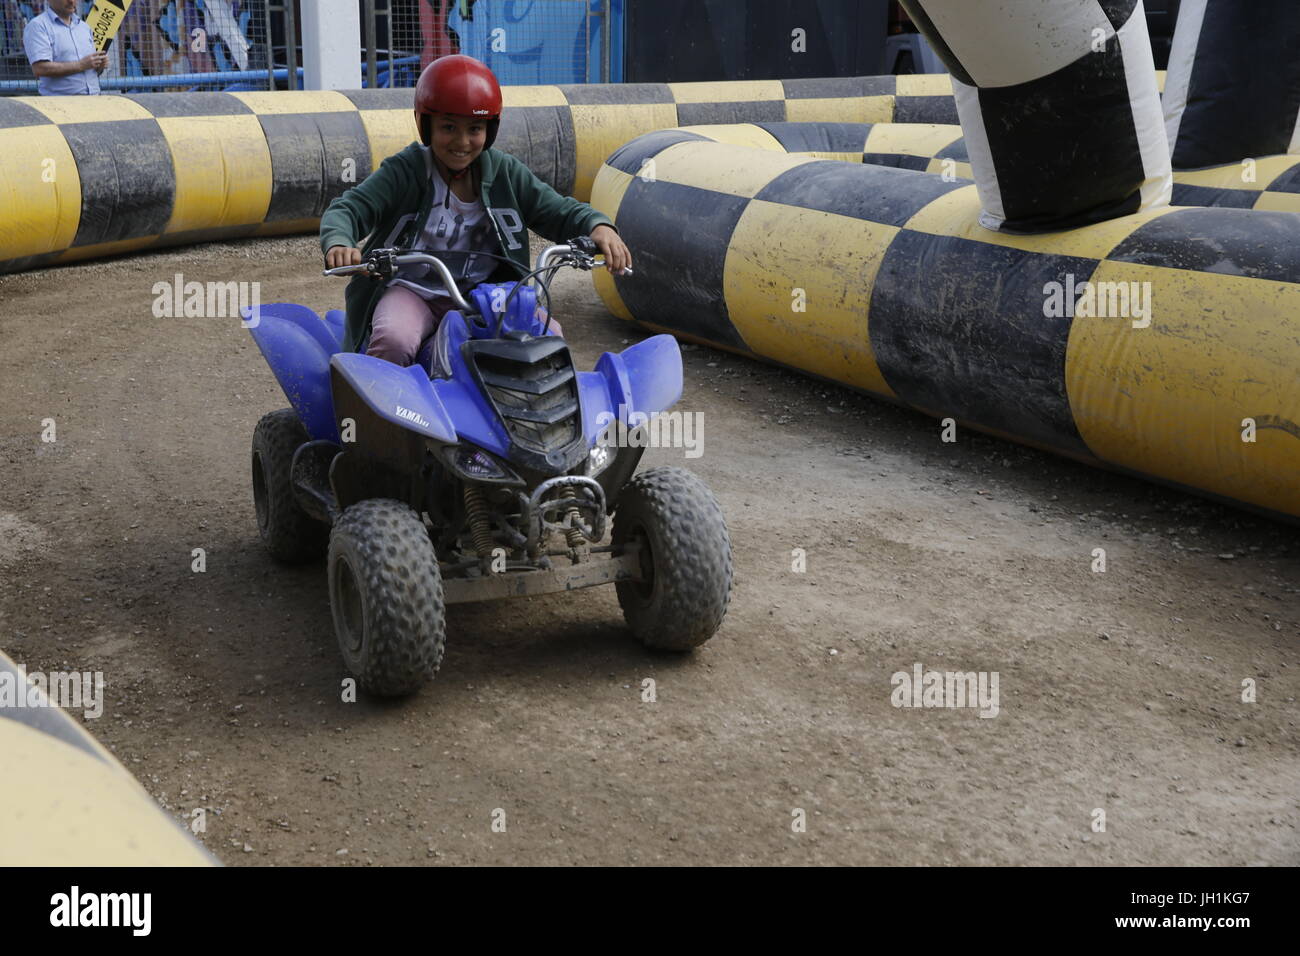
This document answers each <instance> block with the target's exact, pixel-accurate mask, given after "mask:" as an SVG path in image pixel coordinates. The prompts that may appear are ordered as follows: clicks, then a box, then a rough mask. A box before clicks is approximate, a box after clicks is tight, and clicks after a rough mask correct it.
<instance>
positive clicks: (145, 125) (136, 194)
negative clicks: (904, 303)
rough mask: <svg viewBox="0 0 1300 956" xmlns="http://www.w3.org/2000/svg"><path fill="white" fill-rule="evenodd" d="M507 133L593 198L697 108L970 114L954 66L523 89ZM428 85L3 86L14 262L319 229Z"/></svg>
mask: <svg viewBox="0 0 1300 956" xmlns="http://www.w3.org/2000/svg"><path fill="white" fill-rule="evenodd" d="M504 94H505V103H506V109H505V112H504V114H503V119H502V124H501V131H500V134H499V140H498V145H499V146H500V147H501V148H502V149H504V150H506V151H508V152H512V153H514V154H515V155H517V156H518V157H519V158H520V159H523V160H524V161H525V162H526V163H527V164H528V166H529V167H530V168H531V169H533V171H534V172H536V173H537V175H538V176H539V177H541V178H542V179H543V180H544V181H546V182H547V183H549V184H550V185H551V186H552V187H554V188H555V189H556V190H558V191H559V192H561V193H563V194H566V195H573V196H575V197H576V198H578V199H583V200H586V199H587V198H589V196H590V192H591V183H592V180H593V179H594V178H595V175H596V172H597V170H599V169H600V165H601V163H602V162H603V161H604V159H605V157H606V156H608V155H609V154H610V153H611V152H613V151H614V150H615V149H617V148H618V147H619V146H622V145H623V144H624V143H626V142H627V141H628V140H630V139H633V138H634V137H636V136H638V135H640V134H642V133H645V132H648V131H650V130H654V129H660V128H663V127H674V126H678V125H681V124H688V123H720V122H753V121H765V120H810V121H812V120H836V119H841V120H843V119H849V120H854V121H858V122H888V121H893V120H907V121H912V122H945V123H951V122H955V121H956V118H957V116H956V110H955V107H954V105H953V99H952V89H951V84H950V82H949V79H948V77H947V75H944V74H941V75H936V76H924V75H923V76H901V77H894V76H883V77H857V78H846V79H825V80H823V79H804V80H784V81H778V80H773V81H755V82H735V83H664V84H606V85H599V84H598V85H579V86H525V87H520V86H517V87H506V88H505V90H504ZM411 96H412V94H411V91H410V90H401V89H399V90H357V91H348V92H277V93H272V92H251V93H142V94H138V95H131V96H107V95H106V96H90V97H70V96H69V97H53V96H51V97H40V96H36V97H11V98H0V272H14V271H18V270H21V269H29V268H34V267H38V266H43V265H50V264H53V263H61V262H70V261H74V260H78V259H86V258H91V257H94V256H102V255H112V254H116V253H122V252H132V251H136V250H140V249H145V248H149V247H155V246H162V245H175V244H181V243H192V242H204V241H209V240H217V239H231V238H236V237H241V236H259V235H279V234H286V233H302V232H310V231H313V230H315V229H316V227H317V223H318V221H319V219H320V215H321V212H322V211H323V210H324V209H325V207H326V206H327V205H329V203H330V202H331V201H332V200H333V199H334V198H335V197H336V196H339V195H341V194H342V193H343V192H344V191H346V190H347V189H348V188H350V187H351V186H352V185H354V184H355V183H359V182H361V181H362V180H363V179H365V177H366V176H367V175H369V174H370V172H371V171H372V170H373V169H375V168H376V167H377V166H378V165H379V163H380V162H382V161H383V160H384V159H385V158H386V157H388V156H391V155H392V154H393V153H396V152H397V151H398V150H400V149H401V148H402V147H404V146H406V145H407V144H408V143H410V142H411V141H413V140H414V139H415V138H416V131H415V122H414V118H413V116H412V112H411Z"/></svg>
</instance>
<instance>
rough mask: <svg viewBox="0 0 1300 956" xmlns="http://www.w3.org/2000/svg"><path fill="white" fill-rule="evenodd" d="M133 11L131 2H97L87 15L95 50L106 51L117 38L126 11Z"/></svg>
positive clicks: (109, 0)
mask: <svg viewBox="0 0 1300 956" xmlns="http://www.w3.org/2000/svg"><path fill="white" fill-rule="evenodd" d="M130 9H131V0H95V5H94V6H93V7H91V9H90V13H88V14H86V25H87V26H89V27H90V37H91V40H93V41H94V44H95V49H96V50H99V51H101V52H102V51H104V50H107V49H108V45H109V44H110V43H112V42H113V37H115V36H117V31H118V29H119V28H120V27H121V26H122V21H123V20H125V19H126V11H128V10H130Z"/></svg>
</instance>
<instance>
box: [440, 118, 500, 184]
mask: <svg viewBox="0 0 1300 956" xmlns="http://www.w3.org/2000/svg"><path fill="white" fill-rule="evenodd" d="M431 125H432V127H433V135H432V137H431V139H430V141H429V146H430V148H432V149H433V155H434V156H436V157H438V159H439V160H441V161H442V164H443V165H444V166H446V167H447V168H448V169H451V170H454V171H459V170H462V169H464V168H465V167H466V166H468V165H469V164H470V163H472V162H474V160H476V159H478V157H479V153H481V152H483V147H484V146H485V145H486V144H487V122H486V121H485V120H481V119H478V118H477V117H473V116H453V115H452V114H450V113H437V114H435V115H434V116H433V117H431Z"/></svg>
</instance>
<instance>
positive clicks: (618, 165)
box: [605, 129, 711, 176]
mask: <svg viewBox="0 0 1300 956" xmlns="http://www.w3.org/2000/svg"><path fill="white" fill-rule="evenodd" d="M689 142H699V143H706V142H711V140H709V139H708V137H705V136H700V135H699V134H698V133H689V132H687V131H686V130H681V129H663V130H659V131H658V132H655V133H646V134H645V135H643V136H638V137H637V138H636V139H634V140H632V142H630V143H628V144H626V145H625V146H621V147H619V148H618V149H617V150H615V151H614V153H613V154H612V155H611V156H610V157H609V159H607V160H605V162H606V164H607V165H609V166H613V167H614V168H615V169H621V170H622V171H623V172H625V173H628V174H630V175H632V176H636V175H639V174H640V173H641V169H642V167H643V166H644V165H645V161H646V160H647V159H653V158H654V157H655V156H657V155H659V154H660V153H662V152H663V151H664V150H665V149H667V148H668V147H669V146H674V145H676V144H677V143H689Z"/></svg>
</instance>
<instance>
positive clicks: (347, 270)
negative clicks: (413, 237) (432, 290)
mask: <svg viewBox="0 0 1300 956" xmlns="http://www.w3.org/2000/svg"><path fill="white" fill-rule="evenodd" d="M405 265H425V266H433V268H434V269H436V270H437V271H438V278H440V279H442V285H443V288H445V289H446V290H447V294H448V295H450V296H451V301H452V302H453V303H455V305H456V308H458V309H460V310H461V313H462V314H467V313H469V312H472V311H474V310H473V309H472V308H471V307H470V304H469V303H468V302H466V301H465V297H464V296H463V295H461V294H460V289H459V288H457V286H456V280H455V279H454V278H452V275H451V270H450V269H448V268H447V264H446V263H445V262H443V261H442V260H441V259H439V258H438V257H437V256H431V255H429V254H428V253H426V252H400V251H399V250H397V249H376V250H375V251H374V252H372V253H370V255H368V256H366V257H365V258H364V259H362V260H361V262H359V263H358V264H356V265H353V266H336V267H335V268H333V269H325V270H324V271H323V272H322V275H327V276H351V275H371V276H374V277H375V278H377V279H391V278H392V277H393V276H394V275H396V274H397V269H398V267H399V266H405Z"/></svg>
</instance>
